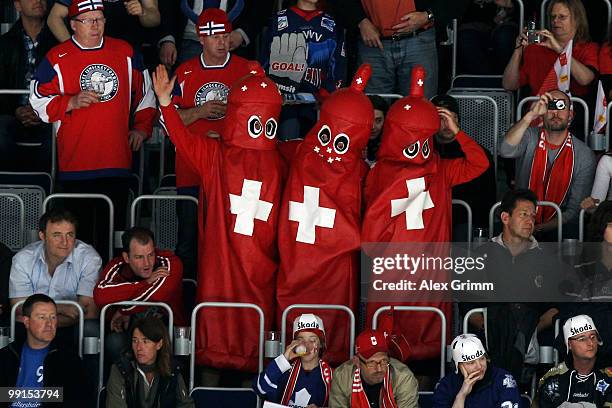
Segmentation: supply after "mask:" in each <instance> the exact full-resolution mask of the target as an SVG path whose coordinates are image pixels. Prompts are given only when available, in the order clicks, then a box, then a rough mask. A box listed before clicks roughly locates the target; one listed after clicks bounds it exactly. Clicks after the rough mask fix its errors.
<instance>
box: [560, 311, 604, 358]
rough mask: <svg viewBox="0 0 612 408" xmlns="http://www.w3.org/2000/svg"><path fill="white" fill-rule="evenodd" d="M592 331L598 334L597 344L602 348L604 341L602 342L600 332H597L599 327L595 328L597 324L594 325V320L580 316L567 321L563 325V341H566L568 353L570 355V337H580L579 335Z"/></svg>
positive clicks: (586, 316)
mask: <svg viewBox="0 0 612 408" xmlns="http://www.w3.org/2000/svg"><path fill="white" fill-rule="evenodd" d="M591 330H595V331H596V332H597V338H598V341H597V344H599V345H600V346H602V345H603V341H601V336H600V335H599V331H597V327H595V323H593V319H591V317H590V316H588V315H578V316H574V317H570V318H569V319H567V320H566V321H565V324H564V325H563V340H565V348H566V349H567V353H568V354H569V351H570V350H569V345H568V342H569V339H570V337H574V336H578V335H579V334H582V333H586V332H588V331H591Z"/></svg>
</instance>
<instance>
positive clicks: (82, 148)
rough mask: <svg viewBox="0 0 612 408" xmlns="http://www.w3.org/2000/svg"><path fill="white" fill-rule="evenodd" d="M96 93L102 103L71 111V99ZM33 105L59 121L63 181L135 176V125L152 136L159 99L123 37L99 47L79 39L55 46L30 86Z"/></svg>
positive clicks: (45, 116) (44, 117)
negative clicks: (130, 141)
mask: <svg viewBox="0 0 612 408" xmlns="http://www.w3.org/2000/svg"><path fill="white" fill-rule="evenodd" d="M81 91H93V92H96V93H97V94H98V96H99V102H97V103H94V104H91V105H90V106H88V107H84V108H79V109H73V110H71V111H70V112H66V108H67V106H68V103H69V101H70V98H71V97H73V96H75V95H77V94H79V93H80V92H81ZM30 103H31V104H32V107H33V108H34V110H35V111H36V112H37V114H38V115H39V116H40V118H41V120H42V121H43V122H47V123H52V122H58V124H59V127H58V130H57V150H58V163H59V174H58V176H59V179H60V180H79V179H92V178H99V177H117V176H127V175H129V172H130V168H131V161H132V151H131V150H130V146H129V144H128V132H129V130H130V116H131V113H133V114H134V117H133V126H132V129H137V130H140V131H142V132H144V133H145V134H146V135H150V134H151V130H152V127H153V118H154V116H155V114H156V112H155V97H154V95H153V91H152V89H151V79H150V77H149V73H148V72H147V70H146V69H145V67H144V64H143V62H142V58H141V57H140V56H139V55H138V54H135V53H134V50H133V48H132V47H131V46H130V45H129V44H128V43H126V42H124V41H122V40H117V39H114V38H110V37H104V38H103V40H102V42H101V44H100V45H99V46H98V47H94V48H84V47H82V46H81V45H80V44H79V43H78V42H76V40H75V39H74V37H73V38H71V39H69V40H67V41H65V42H63V43H61V44H59V45H57V46H55V47H53V48H52V49H51V50H50V51H49V52H48V53H47V55H46V57H45V58H44V59H43V60H42V61H41V63H40V64H39V66H38V68H37V70H36V73H35V74H34V77H33V79H32V82H31V84H30Z"/></svg>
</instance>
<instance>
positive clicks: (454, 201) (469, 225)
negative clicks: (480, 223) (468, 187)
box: [452, 198, 473, 246]
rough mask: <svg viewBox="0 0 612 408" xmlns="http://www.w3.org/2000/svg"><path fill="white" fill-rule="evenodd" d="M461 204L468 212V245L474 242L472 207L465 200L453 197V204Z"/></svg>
mask: <svg viewBox="0 0 612 408" xmlns="http://www.w3.org/2000/svg"><path fill="white" fill-rule="evenodd" d="M455 204H456V205H459V206H462V207H463V208H465V210H466V212H467V230H468V237H467V241H466V242H467V243H468V246H469V245H470V243H471V242H472V233H473V232H472V207H470V205H469V204H468V203H467V202H465V201H463V200H459V199H456V198H453V200H452V205H455Z"/></svg>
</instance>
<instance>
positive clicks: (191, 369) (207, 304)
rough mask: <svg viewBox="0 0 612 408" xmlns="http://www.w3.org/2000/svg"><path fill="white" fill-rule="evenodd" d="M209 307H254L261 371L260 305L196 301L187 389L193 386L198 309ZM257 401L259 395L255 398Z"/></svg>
mask: <svg viewBox="0 0 612 408" xmlns="http://www.w3.org/2000/svg"><path fill="white" fill-rule="evenodd" d="M209 307H220V308H226V309H231V308H239V309H240V308H242V309H254V310H255V311H256V312H257V313H258V314H259V364H258V367H257V368H258V372H262V371H263V356H264V320H265V317H264V312H263V310H261V307H259V306H257V305H256V304H254V303H236V302H203V303H198V304H197V305H196V307H195V308H194V309H193V312H191V339H190V340H191V345H190V350H189V354H190V356H189V391H191V390H192V389H193V388H194V387H193V385H194V376H195V353H196V320H197V317H198V312H199V311H200V309H203V308H209ZM257 401H258V402H259V397H258V398H257Z"/></svg>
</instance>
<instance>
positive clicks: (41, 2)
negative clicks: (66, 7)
mask: <svg viewBox="0 0 612 408" xmlns="http://www.w3.org/2000/svg"><path fill="white" fill-rule="evenodd" d="M13 3H14V5H15V9H16V10H17V11H18V12H19V15H20V18H19V19H18V20H17V21H16V22H15V24H14V25H13V27H12V28H11V29H10V30H9V31H8V32H7V33H6V34H4V35H2V36H1V37H0V89H20V90H28V89H29V88H30V80H31V78H32V74H33V73H34V70H35V68H36V66H37V65H38V63H39V62H40V60H41V59H42V58H43V57H44V56H45V54H46V53H47V51H49V49H50V48H51V47H52V46H53V45H55V39H54V38H53V36H52V35H51V33H50V32H49V30H48V29H47V26H46V25H45V13H46V11H47V4H46V0H15V1H14V2H13ZM16 143H36V144H41V148H40V149H38V150H37V152H38V153H40V154H39V155H38V156H34V157H33V156H32V155H31V152H30V155H29V156H28V157H27V160H19V159H18V158H17V157H16V156H15V154H16V153H17V146H16ZM0 157H2V161H1V162H0V169H2V170H23V171H25V170H44V171H49V163H50V160H51V126H50V125H48V124H45V123H42V122H41V120H40V119H39V118H38V115H36V113H35V112H34V110H33V109H32V106H30V103H29V102H28V94H27V93H26V94H23V95H0ZM17 164H19V166H21V167H19V168H15V167H14V166H16V165H17ZM25 165H29V166H32V167H30V168H26V167H24V166H25Z"/></svg>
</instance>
